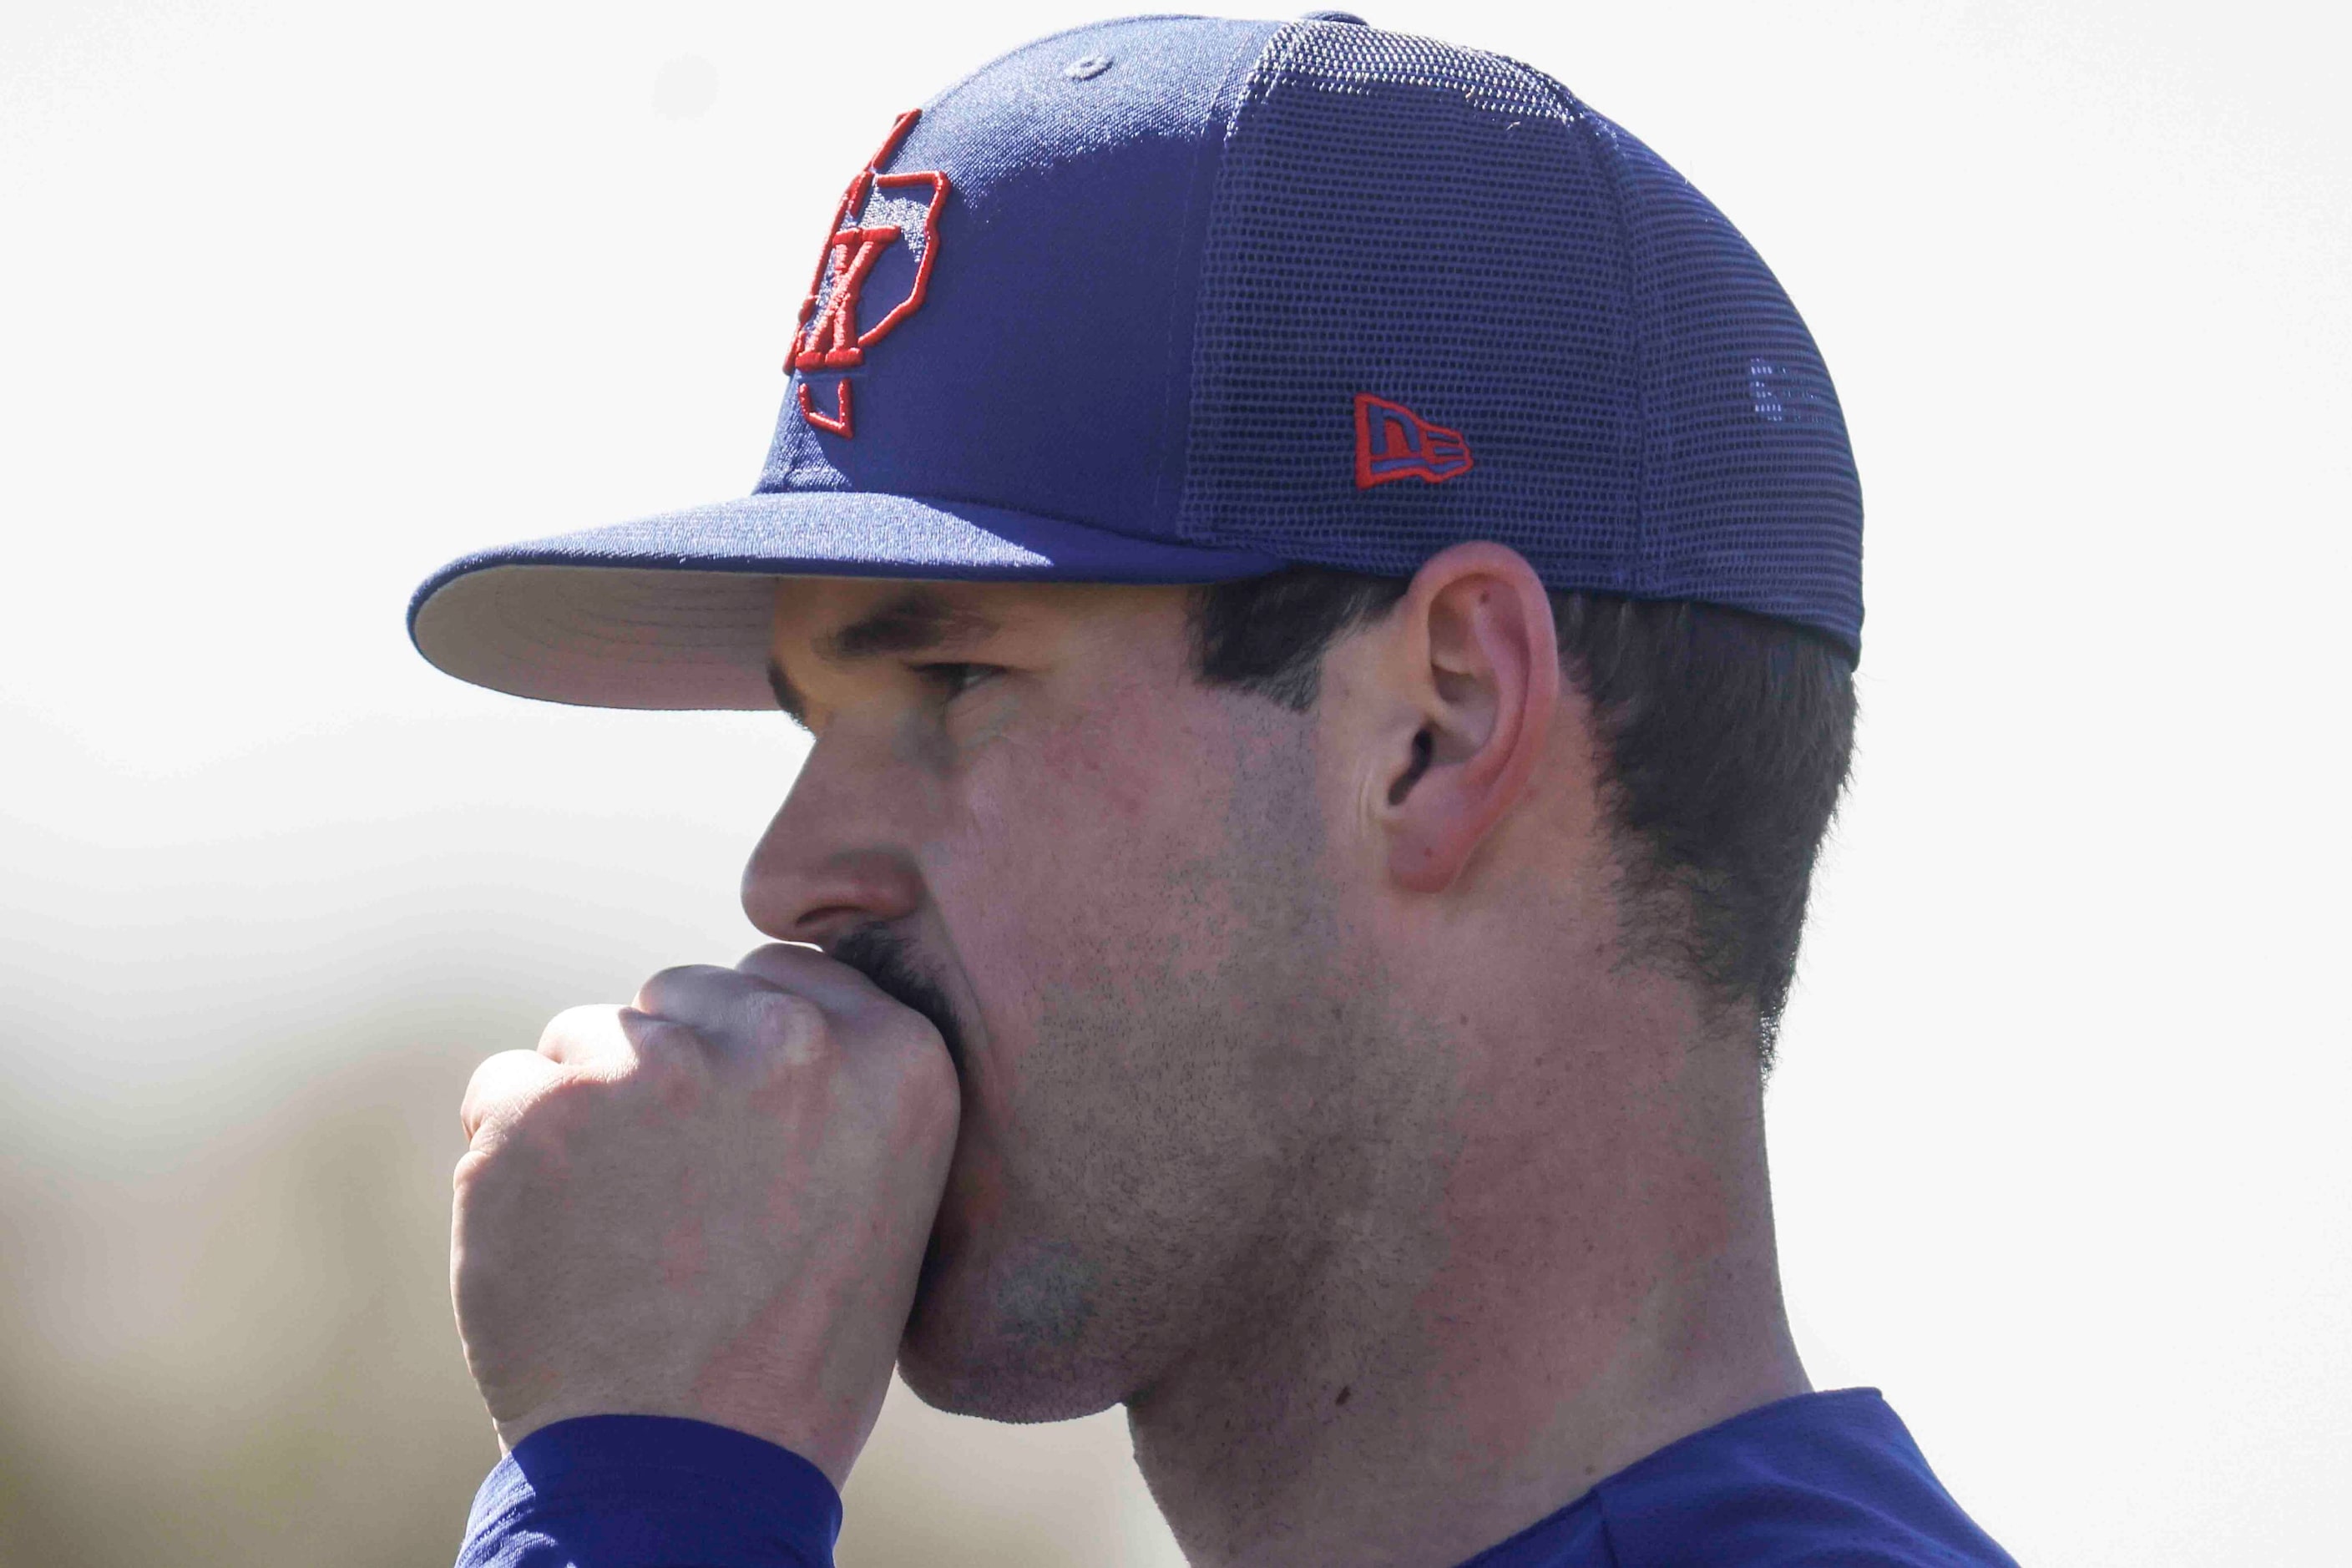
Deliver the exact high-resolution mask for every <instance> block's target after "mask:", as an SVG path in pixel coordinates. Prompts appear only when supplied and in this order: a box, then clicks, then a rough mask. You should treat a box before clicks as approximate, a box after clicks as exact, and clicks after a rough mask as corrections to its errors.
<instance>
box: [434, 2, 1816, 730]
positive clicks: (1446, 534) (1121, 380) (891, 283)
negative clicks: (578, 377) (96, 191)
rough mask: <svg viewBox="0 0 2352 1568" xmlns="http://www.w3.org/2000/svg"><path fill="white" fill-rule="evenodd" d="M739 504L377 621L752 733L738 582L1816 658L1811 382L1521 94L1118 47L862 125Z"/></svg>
mask: <svg viewBox="0 0 2352 1568" xmlns="http://www.w3.org/2000/svg"><path fill="white" fill-rule="evenodd" d="M850 174H851V177H850V180H849V183H848V185H847V187H846V189H845V191H844V192H843V195H842V196H841V199H840V200H839V202H838V203H837V204H836V205H835V210H834V213H833V216H832V220H831V224H830V226H829V227H828V228H827V229H826V230H825V232H824V237H823V242H822V245H821V247H819V253H818V255H817V257H816V258H815V267H814V271H813V274H812V275H811V277H810V281H809V283H808V285H807V288H806V290H805V294H804V296H803V299H802V301H801V303H800V309H799V316H798V325H797V327H796V329H795V330H794V331H793V334H792V338H791V341H790V342H789V344H788V345H787V353H786V357H785V361H784V370H785V373H786V381H785V386H784V397H783V407H782V412H781V414H780V415H779V416H778V419H777V424H776V434H775V438H774V441H773V443H772V447H770V450H769V453H768V458H767V462H766V464H765V466H764V468H762V470H761V475H760V479H759V483H758V486H757V488H756V489H754V490H753V492H752V493H751V495H749V496H747V497H743V498H741V499H739V500H726V501H720V502H718V503H715V504H711V505H706V506H699V507H695V508H692V509H690V510H683V511H676V512H670V513H667V514H664V515H661V516H657V517H652V518H646V519H644V520H642V521H635V522H626V523H622V524H620V525H618V526H614V527H605V528H600V529H595V530H592V531H583V532H577V533H568V534H562V535H559V536H556V537H553V538H547V539H540V540H534V541H530V542H523V543H520V544H510V545H506V546H502V547H499V548H497V549H492V550H486V551H483V552H478V553H476V554H472V555H468V556H466V557H464V558H463V559H461V560H458V561H456V562H453V563H450V564H449V565H447V566H446V567H444V568H442V570H440V571H439V572H437V573H436V574H434V575H433V576H432V577H430V578H429V579H427V580H426V581H425V584H423V585H422V586H421V587H420V588H419V589H418V590H417V592H416V595H415V599H414V600H413V601H412V603H411V605H410V608H409V631H410V636H411V637H413V638H414V639H415V643H416V646H417V647H418V649H419V650H420V651H421V652H423V654H424V655H425V658H428V659H430V660H431V661H432V662H433V663H434V664H435V665H436V666H438V667H439V668H442V669H444V670H446V671H447V672H449V673H450V674H452V675H456V676H457V677H459V678H461V679H466V680H469V681H474V682H476V683H478V684H480V685H483V686H488V687H492V688H495V689H499V690H502V691H509V692H515V693H518V694H520V695H523V696H528V697H536V698H543V699H548V700H555V701H562V702H574V703H588V704H595V705H600V706H607V707H623V708H713V709H723V708H766V707H772V705H773V702H774V699H773V697H772V694H771V691H770V689H769V686H768V684H767V680H766V677H765V673H764V667H765V662H766V658H767V650H768V646H769V637H770V617H771V613H772V601H773V584H774V580H775V579H776V578H778V577H784V576H801V575H811V574H833V575H845V576H856V577H868V578H928V579H967V580H981V581H1070V582H1091V583H1170V584H1185V583H1196V584H1197V583H1213V582H1220V581H1226V580H1230V579H1234V578H1239V577H1247V576H1255V575H1259V574H1265V573H1267V572H1271V571H1275V570H1276V569H1278V568H1280V567H1283V566H1285V565H1288V564H1304V565H1317V566H1325V567H1333V568H1340V569H1345V570H1349V571H1355V572H1362V573H1369V574H1378V575H1385V576H1407V575H1410V574H1412V572H1413V571H1415V570H1416V569H1417V568H1418V567H1419V566H1420V565H1421V563H1423V562H1424V561H1426V560H1427V559H1428V558H1429V557H1430V556H1432V555H1433V554H1435V553H1436V552H1438V551H1440V550H1442V549H1444V547H1446V546H1447V545H1449V544H1452V543H1455V542H1460V541H1464V540H1471V539H1482V540H1492V541H1496V542H1501V543H1503V544H1507V545H1509V546H1511V547H1512V548H1513V549H1516V550H1517V551H1518V552H1520V553H1521V554H1522V555H1524V556H1525V557H1526V558H1527V559H1528V562H1529V563H1532V564H1533V566H1534V567H1535V569H1536V571H1537V572H1538V574H1540V576H1541V577H1542V578H1543V580H1544V582H1545V583H1546V584H1547V585H1549V586H1550V587H1552V588H1555V589H1585V590H1591V591H1594V592H1601V593H1607V594H1615V595H1628V596H1632V597H1636V598H1644V599H1684V600H1695V601H1699V602H1703V603H1707V604H1715V605H1729V606H1732V607H1734V608H1738V609H1742V610H1748V611H1752V612H1755V613H1758V614H1761V615H1765V616H1777V617H1780V618H1781V619H1784V620H1787V621H1790V622H1793V623H1795V624H1798V625H1800V626H1807V627H1811V628H1812V629H1813V630H1815V631H1817V632H1820V633H1822V634H1823V635H1825V636H1827V637H1831V638H1833V639H1835V640H1836V641H1837V642H1838V643H1840V644H1842V645H1843V646H1844V647H1845V648H1846V649H1847V650H1848V651H1849V652H1852V653H1853V654H1855V655H1857V656H1858V655H1859V652H1860V647H1861V629H1862V593H1861V555H1862V500H1861V490H1860V485H1859V481H1858V479H1857V478H1856V476H1855V472H1854V467H1853V453H1852V450H1851V448H1850V446H1849V444H1848V441H1847V437H1846V431H1845V424H1844V419H1843V415H1842V414H1841V412H1840V409H1839V406H1838V402H1837V396H1836V394H1835V391H1834V390H1833V388H1832V386H1831V384H1830V379H1829V374H1828V372H1827V370H1826V369H1825V368H1824V366H1823V365H1822V359H1821V355H1820V353H1819V352H1818V350H1817V349H1816V348H1815V346H1814V344H1813V341H1812V338H1811V334H1810V333H1809V332H1808V331H1807V330H1806V328H1805V325H1804V323H1803V321H1801V319H1800V318H1799V316H1798V314H1797V311H1796V309H1795V307H1794V306H1793V305H1792V304H1791V303H1790V300H1789V298H1788V295H1787V293H1786V292H1785V291H1784V290H1783V289H1781V287H1780V283H1779V282H1778V281H1777V280H1776V279H1774V278H1773V276H1772V274H1771V272H1770V270H1769V268H1766V266H1765V265H1764V263H1763V261H1762V260H1761V259H1760V258H1758V256H1757V254H1756V252H1755V251H1754V250H1753V249H1752V248H1751V247H1749V246H1748V243H1747V242H1746V241H1745V240H1744V239H1743V238H1742V237H1740V235H1739V233H1738V230H1737V229H1735V228H1733V227H1732V226H1731V224H1730V223H1729V222H1728V221H1727V219H1726V218H1725V217H1724V216H1722V214H1720V213H1719V212H1717V210H1716V208H1715V207H1714V206H1713V205H1710V204H1709V203H1708V202H1707V201H1706V198H1705V197H1704V196H1702V195H1699V193H1698V192H1697V191H1696V190H1695V189H1694V188H1693V187H1692V186H1691V185H1690V184H1689V183H1688V182H1687V181H1685V179H1683V178H1682V176H1681V175H1679V174H1676V173H1675V171H1674V170H1673V169H1672V168H1670V167H1668V166H1667V165H1666V163H1664V161H1662V160H1661V159H1660V158H1658V157H1657V155H1656V154H1654V153H1652V152H1651V151H1650V150H1649V149H1648V148H1647V147H1645V146H1643V144H1642V143H1641V142H1638V141H1636V140H1635V139H1634V138H1633V136H1632V135H1631V134H1629V133H1628V132H1625V131H1624V130H1623V129H1622V128H1621V127H1620V126H1618V125H1617V124H1615V123H1614V122H1612V121H1610V120H1608V119H1606V118H1604V117H1602V116H1601V115H1600V114H1599V113H1597V112H1595V111H1594V110H1592V109H1591V108H1590V107H1588V106H1587V105H1586V104H1584V103H1583V102H1582V101H1581V100H1579V99H1577V98H1576V97H1574V96H1573V95H1572V94H1570V92H1569V91H1568V90H1567V89H1565V88H1563V87H1561V86H1560V85H1559V83H1557V82H1555V81H1553V80H1552V79H1550V78H1549V77H1547V76H1545V75H1543V74H1542V73H1540V72H1538V71H1536V70H1533V69H1531V68H1528V67H1527V66H1524V65H1521V64H1519V63H1517V61H1514V60H1511V59H1507V58H1503V57H1500V56H1497V55H1493V54H1487V53H1484V52H1481V51H1479V50H1475V49H1469V48H1462V47H1455V46H1453V45H1450V44H1445V43H1440V42H1437V41H1434V40H1432V39H1428V38H1423V37H1411V36H1407V35H1403V34H1400V33H1393V32H1388V31H1384V30H1381V29H1379V28H1375V27H1371V26H1366V25H1365V24H1364V23H1362V22H1361V21H1360V20H1359V19H1357V18H1355V17H1353V16H1349V15H1347V14H1344V13H1337V12H1318V13H1315V14H1312V15H1310V16H1307V17H1305V18H1302V19H1300V20H1297V21H1290V22H1251V21H1236V20H1230V19H1222V18H1211V17H1200V16H1145V17H1136V18H1130V19H1128V20H1123V21H1111V22H1104V23H1100V24H1097V25H1093V26H1083V27H1078V28H1076V29H1073V30H1071V31H1067V32H1063V33H1057V34H1055V35H1053V36H1052V37H1046V38H1044V39H1041V40H1039V41H1037V42H1035V43H1032V44H1029V45H1026V46H1024V47H1022V48H1019V49H1016V50H1014V51H1013V53H1011V54H1008V55H1006V56H1004V57H1003V58H1001V59H998V60H996V61H995V62H994V63H992V64H991V65H988V66H986V67H984V68H982V69H980V70H979V71H977V72H975V73H974V74H972V75H971V76H969V77H967V78H965V79H963V80H962V81H961V82H959V83H957V84H956V85H955V86H953V87H951V88H950V89H947V90H946V91H945V92H943V93H940V95H939V96H938V97H936V98H934V99H932V100H930V101H929V102H928V103H925V104H923V105H921V106H920V107H919V109H915V110H908V111H906V112H903V113H900V114H898V115H896V116H895V117H892V116H889V115H887V114H886V115H881V116H877V143H876V150H875V152H874V153H873V154H872V155H871V156H870V157H869V158H868V159H867V160H866V163H864V165H862V166H861V167H859V168H858V169H856V170H855V171H852V172H850Z"/></svg>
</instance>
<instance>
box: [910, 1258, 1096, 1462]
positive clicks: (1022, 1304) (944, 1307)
mask: <svg viewBox="0 0 2352 1568" xmlns="http://www.w3.org/2000/svg"><path fill="white" fill-rule="evenodd" d="M1020 1251H1021V1253H1022V1254H1023V1255H1024V1261H1023V1262H1020V1263H1013V1262H1009V1261H1006V1260H1002V1259H1000V1260H995V1261H994V1262H992V1263H991V1264H985V1265H976V1260H974V1259H972V1258H971V1256H970V1254H969V1253H967V1252H965V1251H963V1249H961V1248H958V1249H956V1250H955V1252H954V1253H952V1254H949V1253H944V1252H941V1251H934V1253H933V1254H932V1256H930V1257H929V1258H925V1259H924V1262H923V1278H922V1283H921V1285H920V1286H919V1288H918V1289H917V1290H916V1293H915V1307H914V1311H913V1312H912V1314H910V1315H909V1317H908V1320H907V1331H906V1334H905V1335H904V1337H902V1338H901V1339H900V1341H899V1343H898V1375H899V1377H900V1378H901V1379H903V1380H904V1381H905V1383H906V1384H907V1386H908V1388H910V1389H912V1390H914V1392H915V1396H916V1397H917V1398H919V1399H920V1400H921V1401H922V1402H923V1403H924V1404H926V1405H929V1406H931V1407H932V1408H933V1409H935V1410H944V1411H947V1412H949V1413H950V1414H951V1415H979V1416H984V1417H986V1418H987V1419H989V1420H991V1421H1014V1422H1036V1421H1074V1420H1076V1419H1077V1418H1078V1417H1079V1416H1082V1415H1094V1414H1095V1413H1096V1412H1097V1411H1102V1410H1108V1409H1109V1408H1110V1407H1111V1406H1112V1405H1117V1404H1118V1403H1120V1402H1121V1401H1122V1400H1124V1399H1125V1398H1126V1397H1127V1395H1128V1394H1129V1392H1130V1387H1129V1382H1130V1380H1129V1379H1128V1378H1127V1377H1126V1376H1124V1375H1122V1373H1123V1369H1122V1368H1121V1367H1120V1366H1119V1364H1118V1358H1116V1357H1111V1356H1106V1355H1105V1354H1104V1353H1103V1346H1102V1344H1101V1343H1100V1341H1101V1339H1102V1337H1103V1330H1104V1329H1105V1327H1106V1326H1107V1325H1105V1324H1104V1323H1102V1322H1101V1321H1099V1319H1098V1316H1097V1313H1096V1311H1095V1310H1094V1307H1093V1304H1092V1302H1091V1300H1089V1299H1088V1297H1087V1292H1086V1289H1085V1287H1086V1282H1087V1275H1088V1271H1087V1269H1085V1268H1083V1267H1082V1266H1080V1265H1079V1264H1077V1263H1076V1258H1075V1252H1074V1249H1071V1248H1067V1247H1056V1246H1050V1245H1048V1246H1043V1247H1024V1248H1021V1249H1020Z"/></svg>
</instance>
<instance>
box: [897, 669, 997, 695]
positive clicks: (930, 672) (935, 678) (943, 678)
mask: <svg viewBox="0 0 2352 1568" xmlns="http://www.w3.org/2000/svg"><path fill="white" fill-rule="evenodd" d="M908 668H911V669H913V670H914V672H915V673H916V674H917V675H919V676H921V677H922V678H923V679H924V680H925V681H926V682H927V683H929V685H930V686H931V687H932V688H933V689H936V690H937V691H938V692H939V693H940V696H941V697H942V698H943V699H945V700H948V701H950V702H952V701H954V700H956V699H957V698H959V697H961V696H962V695H963V694H964V693H965V692H967V691H970V690H971V689H972V688H973V687H975V686H980V685H983V684H985V683H986V682H988V681H991V680H993V679H996V678H997V677H998V676H1000V675H1002V674H1003V673H1004V671H1003V669H1001V668H998V667H997V666H995V665H992V664H918V665H912V666H909V667H908Z"/></svg>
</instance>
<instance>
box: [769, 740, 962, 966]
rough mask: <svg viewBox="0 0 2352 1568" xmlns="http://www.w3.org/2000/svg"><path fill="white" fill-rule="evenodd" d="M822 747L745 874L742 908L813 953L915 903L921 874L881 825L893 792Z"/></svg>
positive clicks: (898, 839)
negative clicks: (815, 947)
mask: <svg viewBox="0 0 2352 1568" xmlns="http://www.w3.org/2000/svg"><path fill="white" fill-rule="evenodd" d="M877 784H881V781H879V780H877V779H875V778H873V777H871V776H870V775H859V774H857V773H856V771H855V770H854V769H852V768H849V767H846V766H845V765H843V764H842V763H839V762H838V761H836V760H835V757H831V756H828V755H827V748H826V747H825V745H824V743H823V742H819V743H818V744H817V746H816V747H815V748H814V749H813V750H812V751H811V752H810V753H809V757H808V761H807V762H806V763H803V766H802V768H801V774H800V777H799V778H798V779H796V780H794V781H793V787H792V792H791V793H790V794H789V795H786V796H785V797H784V804H783V805H782V806H781V807H779V808H778V809H777V812H776V816H775V819H774V820H773V821H772V822H771V823H769V824H768V831H767V832H766V833H764V834H762V835H761V838H760V842H759V843H758V844H757V845H756V846H754V847H753V848H752V850H751V860H750V862H749V863H748V864H746V865H745V866H744V868H743V912H744V913H745V914H746V915H748V916H749V917H751V923H752V924H753V925H755V926H757V927H758V928H759V929H760V930H761V931H762V932H763V933H765V934H766V935H768V936H771V937H773V938H775V939H776V940H777V941H779V942H814V943H816V944H817V945H819V946H820V947H822V946H824V945H825V944H826V943H828V942H832V941H833V940H834V939H835V938H837V937H840V936H842V935H845V933H847V932H849V931H854V930H856V928H858V927H860V926H867V925H875V924H878V923H882V922H885V921H896V920H903V919H904V918H906V917H907V916H908V915H911V914H913V913H914V912H915V910H918V909H919V908H920V907H921V906H922V902H923V881H922V874H921V872H920V871H919V869H918V868H916V865H915V862H914V858H913V857H912V856H911V855H909V854H908V852H907V850H906V848H905V847H904V845H905V843H906V837H905V834H904V830H903V826H893V825H892V824H891V822H890V821H889V819H888V802H889V800H890V798H891V796H892V795H893V794H894V793H895V792H893V791H891V790H889V789H888V788H887V787H876V786H877Z"/></svg>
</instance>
